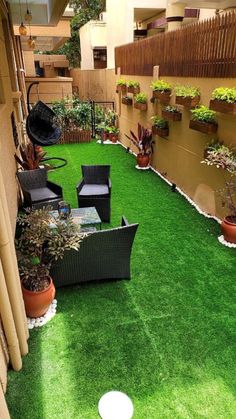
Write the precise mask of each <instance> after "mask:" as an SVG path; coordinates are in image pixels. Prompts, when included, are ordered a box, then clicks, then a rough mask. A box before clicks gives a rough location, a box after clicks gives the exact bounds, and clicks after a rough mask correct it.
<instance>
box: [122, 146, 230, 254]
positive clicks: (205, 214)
mask: <svg viewBox="0 0 236 419" xmlns="http://www.w3.org/2000/svg"><path fill="white" fill-rule="evenodd" d="M120 145H121V146H122V147H124V148H125V149H127V147H126V146H125V145H124V144H122V143H120ZM129 153H130V154H133V155H134V156H136V157H137V154H136V153H134V152H133V151H132V150H129ZM135 167H136V169H137V168H138V167H139V166H135ZM148 168H150V169H151V170H152V171H153V172H154V173H156V174H157V175H158V176H159V177H160V178H161V179H163V180H164V181H165V182H166V183H168V185H170V186H172V182H170V181H169V180H168V179H166V178H165V176H163V175H162V174H161V173H160V172H158V171H157V170H156V169H154V168H153V167H152V166H149V167H148ZM176 191H178V192H179V193H180V195H182V196H183V197H184V198H185V199H187V201H188V202H189V203H190V204H191V205H192V206H193V207H194V208H196V210H197V211H198V212H199V214H201V215H203V216H204V217H206V218H212V219H213V220H215V221H217V223H219V224H221V220H220V219H219V218H218V217H216V216H215V215H210V214H207V213H206V212H205V211H203V210H202V209H201V208H199V206H198V205H197V204H196V203H195V202H194V201H192V199H191V198H189V196H188V195H187V194H186V193H184V192H183V191H182V189H180V188H179V187H178V186H176ZM218 240H219V242H220V243H221V244H222V245H223V246H227V247H231V248H232V247H234V248H236V244H234V243H229V242H227V241H226V240H225V239H224V237H223V236H219V237H218Z"/></svg>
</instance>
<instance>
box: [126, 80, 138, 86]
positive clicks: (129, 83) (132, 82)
mask: <svg viewBox="0 0 236 419" xmlns="http://www.w3.org/2000/svg"><path fill="white" fill-rule="evenodd" d="M139 86H140V83H139V82H138V81H135V80H129V81H127V87H135V88H136V87H139Z"/></svg>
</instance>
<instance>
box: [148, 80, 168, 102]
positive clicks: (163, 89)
mask: <svg viewBox="0 0 236 419" xmlns="http://www.w3.org/2000/svg"><path fill="white" fill-rule="evenodd" d="M150 87H151V89H152V90H153V97H154V98H157V99H159V100H160V103H163V104H164V105H166V104H168V103H169V101H170V95H171V87H172V86H171V84H170V83H168V82H166V81H165V80H153V81H152V83H151V86H150Z"/></svg>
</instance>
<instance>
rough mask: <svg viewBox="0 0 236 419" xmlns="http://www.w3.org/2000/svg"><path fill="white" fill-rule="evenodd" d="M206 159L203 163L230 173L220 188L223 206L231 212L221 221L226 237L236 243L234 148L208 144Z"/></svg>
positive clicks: (235, 159) (235, 170)
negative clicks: (223, 185)
mask: <svg viewBox="0 0 236 419" xmlns="http://www.w3.org/2000/svg"><path fill="white" fill-rule="evenodd" d="M204 157H205V159H204V160H203V162H202V163H206V164H207V165H209V166H216V167H217V168H218V169H223V171H227V172H229V173H230V175H231V176H230V178H229V179H226V177H225V176H224V172H223V176H224V178H225V187H224V188H221V189H219V190H218V193H219V194H220V196H221V199H222V206H223V207H226V208H228V210H229V214H228V215H227V216H226V217H225V218H224V219H223V221H222V223H221V230H222V234H223V236H224V239H225V240H226V241H227V242H229V243H235V244H236V155H235V153H234V151H233V150H232V149H230V148H229V147H227V146H225V145H224V144H223V143H222V142H215V143H212V144H210V145H208V146H207V148H206V150H205V153H204Z"/></svg>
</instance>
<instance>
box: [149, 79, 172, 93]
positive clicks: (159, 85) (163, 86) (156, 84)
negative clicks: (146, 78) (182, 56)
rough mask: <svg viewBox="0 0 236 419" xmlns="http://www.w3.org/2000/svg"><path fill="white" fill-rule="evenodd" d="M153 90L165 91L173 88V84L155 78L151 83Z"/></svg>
mask: <svg viewBox="0 0 236 419" xmlns="http://www.w3.org/2000/svg"><path fill="white" fill-rule="evenodd" d="M150 87H151V88H152V90H153V91H154V92H165V91H169V90H171V87H172V86H171V84H170V83H167V82H166V81H165V80H154V81H152V83H151V86H150Z"/></svg>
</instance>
